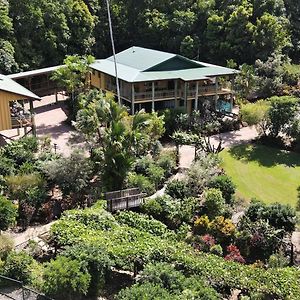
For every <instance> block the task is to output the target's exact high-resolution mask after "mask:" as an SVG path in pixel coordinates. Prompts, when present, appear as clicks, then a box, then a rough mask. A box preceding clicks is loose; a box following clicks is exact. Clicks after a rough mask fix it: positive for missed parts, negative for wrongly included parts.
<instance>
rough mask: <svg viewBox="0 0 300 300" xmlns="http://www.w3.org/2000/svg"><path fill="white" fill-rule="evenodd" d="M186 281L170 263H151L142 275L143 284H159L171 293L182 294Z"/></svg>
mask: <svg viewBox="0 0 300 300" xmlns="http://www.w3.org/2000/svg"><path fill="white" fill-rule="evenodd" d="M184 279H185V277H184V275H183V274H182V273H181V272H179V271H176V270H175V269H174V267H173V266H172V265H170V264H168V263H155V264H151V263H150V264H148V265H147V266H146V267H145V269H144V270H143V272H142V274H141V281H142V282H145V281H146V282H151V283H154V284H158V285H160V286H162V287H163V288H165V289H167V290H169V291H171V292H180V291H181V290H182V289H183V285H184Z"/></svg>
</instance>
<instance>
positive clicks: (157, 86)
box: [91, 47, 238, 113]
mask: <svg viewBox="0 0 300 300" xmlns="http://www.w3.org/2000/svg"><path fill="white" fill-rule="evenodd" d="M116 62H117V73H118V78H119V86H120V96H121V100H122V103H123V104H124V105H127V106H129V107H130V109H131V113H134V112H135V111H137V110H140V109H145V110H146V111H151V110H154V111H156V110H160V109H165V108H175V107H184V108H186V110H187V111H188V112H191V111H192V110H194V109H195V110H197V109H200V108H201V104H202V103H203V102H205V101H206V102H207V101H209V102H210V103H211V104H212V105H213V107H214V108H215V109H219V110H227V111H231V109H232V103H233V83H234V77H235V75H236V74H237V73H238V71H236V70H233V69H229V68H224V67H221V66H217V65H212V64H208V63H203V62H199V61H196V60H191V59H188V58H186V57H183V56H181V55H176V54H171V53H166V52H162V51H157V50H151V49H146V48H141V47H131V48H129V49H127V50H125V51H122V52H120V53H118V54H117V55H116ZM91 69H92V73H91V85H92V86H93V87H96V88H99V89H101V90H103V91H109V92H112V93H114V94H116V93H117V92H116V90H117V89H116V74H115V65H114V58H113V56H111V57H109V58H107V59H100V60H96V61H95V62H94V63H93V64H92V65H91Z"/></svg>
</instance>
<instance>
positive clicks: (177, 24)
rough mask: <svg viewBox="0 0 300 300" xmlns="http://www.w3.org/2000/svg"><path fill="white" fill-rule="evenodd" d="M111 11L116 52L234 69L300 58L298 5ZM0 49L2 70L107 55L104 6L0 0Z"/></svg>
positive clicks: (137, 5)
mask: <svg viewBox="0 0 300 300" xmlns="http://www.w3.org/2000/svg"><path fill="white" fill-rule="evenodd" d="M111 9H112V19H113V24H114V31H115V40H116V48H117V50H118V51H120V50H123V49H125V48H127V47H129V46H132V45H138V46H144V47H151V48H155V49H161V50H165V51H172V52H176V53H181V54H183V55H186V56H188V57H191V58H194V57H197V58H199V59H200V60H202V61H210V62H215V63H220V64H226V61H228V60H233V61H235V62H237V63H238V64H239V65H240V64H242V63H247V64H254V62H255V60H257V59H259V60H261V61H267V59H268V58H269V57H271V55H272V53H275V52H277V53H278V52H282V53H283V54H285V55H288V56H290V57H292V58H293V59H294V60H295V61H298V60H299V57H300V56H299V40H300V37H299V22H298V15H299V9H300V5H299V3H298V2H297V1H292V0H265V1H256V0H226V1H219V0H218V1H212V0H209V1H206V0H198V1H192V0H186V1H179V0H173V1H160V0H157V1H133V0H127V1H115V0H113V1H111ZM33 33H34V34H33ZM0 45H1V47H0V49H1V50H0V70H1V71H2V72H5V73H10V72H15V71H17V70H26V69H32V68H37V67H44V66H49V65H56V64H60V63H62V61H63V59H64V57H65V55H72V54H93V55H94V56H96V57H104V56H107V55H109V54H110V53H111V48H110V41H109V32H108V22H107V11H106V5H105V2H104V1H98V0H63V1H59V0H34V1H32V0H23V1H22V2H20V1H17V0H1V1H0ZM231 62H232V61H231Z"/></svg>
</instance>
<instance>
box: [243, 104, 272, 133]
mask: <svg viewBox="0 0 300 300" xmlns="http://www.w3.org/2000/svg"><path fill="white" fill-rule="evenodd" d="M269 109H270V103H269V102H268V101H265V100H260V101H257V102H256V103H248V104H245V105H243V106H242V107H241V110H240V116H241V119H242V121H244V122H246V123H247V124H248V125H249V126H253V125H255V126H256V130H257V131H258V133H259V134H260V135H266V134H267V129H268V124H269Z"/></svg>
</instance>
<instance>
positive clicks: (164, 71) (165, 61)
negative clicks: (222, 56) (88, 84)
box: [91, 47, 238, 82]
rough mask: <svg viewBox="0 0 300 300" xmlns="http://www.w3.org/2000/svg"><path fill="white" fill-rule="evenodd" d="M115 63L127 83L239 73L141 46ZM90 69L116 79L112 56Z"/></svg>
mask: <svg viewBox="0 0 300 300" xmlns="http://www.w3.org/2000/svg"><path fill="white" fill-rule="evenodd" d="M116 61H117V68H118V76H119V78H120V79H122V80H125V81H127V82H143V81H155V80H169V79H181V80H184V81H192V80H202V79H207V78H208V77H214V76H222V75H233V74H236V73H238V71H237V70H233V69H229V68H224V67H220V66H217V65H212V64H208V63H203V62H199V61H195V60H191V59H188V58H186V57H183V56H181V55H176V54H172V53H167V52H162V51H157V50H152V49H146V48H141V47H131V48H129V49H127V50H124V51H122V52H120V53H118V54H117V55H116ZM91 68H93V69H95V70H97V71H100V72H103V73H106V74H108V75H111V76H115V67H114V60H113V56H111V57H109V58H107V59H100V60H96V61H95V62H94V63H93V64H91Z"/></svg>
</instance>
